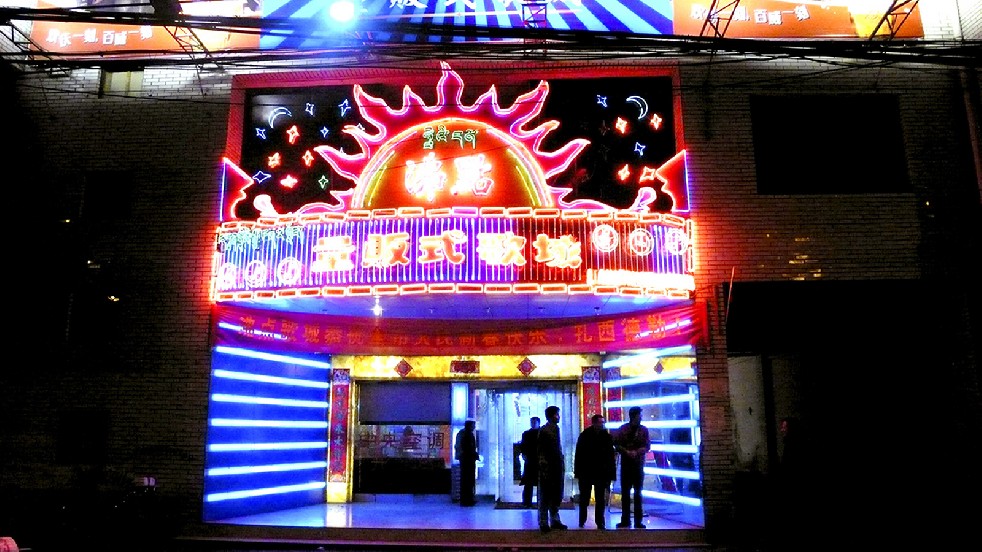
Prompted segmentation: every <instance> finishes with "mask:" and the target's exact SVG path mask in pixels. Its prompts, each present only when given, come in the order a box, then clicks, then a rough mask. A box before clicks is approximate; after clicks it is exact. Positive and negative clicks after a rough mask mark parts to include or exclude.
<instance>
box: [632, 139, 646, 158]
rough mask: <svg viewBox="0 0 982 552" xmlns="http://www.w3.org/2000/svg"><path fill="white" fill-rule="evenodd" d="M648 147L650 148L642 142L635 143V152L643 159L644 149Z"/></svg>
mask: <svg viewBox="0 0 982 552" xmlns="http://www.w3.org/2000/svg"><path fill="white" fill-rule="evenodd" d="M646 147H648V146H645V145H644V144H642V143H641V142H635V143H634V151H636V152H637V154H638V156H639V157H643V156H644V148H646Z"/></svg>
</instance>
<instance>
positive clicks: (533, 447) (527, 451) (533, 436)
mask: <svg viewBox="0 0 982 552" xmlns="http://www.w3.org/2000/svg"><path fill="white" fill-rule="evenodd" d="M541 422H542V420H540V419H539V417H538V416H532V417H531V418H530V419H529V424H530V427H529V429H526V430H525V431H524V432H523V433H522V444H521V445H520V446H519V450H520V452H521V453H522V464H523V465H524V467H525V469H523V470H522V481H521V482H522V505H523V506H525V507H526V508H531V507H532V492H533V491H534V490H535V488H536V487H537V486H538V485H539V450H538V442H539V424H540V423H541Z"/></svg>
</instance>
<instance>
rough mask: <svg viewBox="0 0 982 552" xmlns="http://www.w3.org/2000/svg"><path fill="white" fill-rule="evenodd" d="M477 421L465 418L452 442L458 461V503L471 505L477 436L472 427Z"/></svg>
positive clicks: (475, 466)
mask: <svg viewBox="0 0 982 552" xmlns="http://www.w3.org/2000/svg"><path fill="white" fill-rule="evenodd" d="M476 425H477V422H475V421H474V420H467V421H466V422H464V429H462V430H460V433H458V434H457V441H456V443H454V449H455V451H454V457H455V458H456V459H457V460H459V461H460V505H461V506H473V505H474V503H475V501H474V484H475V480H474V479H475V472H476V471H477V458H478V455H477V436H476V435H474V427H475V426H476Z"/></svg>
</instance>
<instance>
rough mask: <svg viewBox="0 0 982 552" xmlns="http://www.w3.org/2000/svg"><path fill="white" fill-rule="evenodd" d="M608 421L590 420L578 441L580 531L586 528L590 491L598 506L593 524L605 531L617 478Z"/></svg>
mask: <svg viewBox="0 0 982 552" xmlns="http://www.w3.org/2000/svg"><path fill="white" fill-rule="evenodd" d="M604 423H606V420H605V419H604V417H603V416H602V415H600V414H594V415H593V417H592V418H590V427H587V428H586V429H584V430H583V431H582V432H581V433H580V436H579V437H578V438H577V439H576V453H575V455H574V456H573V475H574V476H576V479H577V481H579V484H580V528H581V529H582V528H583V526H584V525H586V511H587V506H589V505H590V492H591V490H592V491H593V500H594V503H595V506H594V510H593V521H594V522H595V523H596V524H597V529H601V530H602V529H606V528H607V523H606V515H605V514H606V511H607V493H608V492H609V491H610V482H611V481H613V480H614V478H615V477H616V469H617V468H616V467H615V466H616V464H617V461H616V459H615V454H616V452H615V451H614V438H613V437H612V436H611V435H610V432H609V431H607V428H606V427H604Z"/></svg>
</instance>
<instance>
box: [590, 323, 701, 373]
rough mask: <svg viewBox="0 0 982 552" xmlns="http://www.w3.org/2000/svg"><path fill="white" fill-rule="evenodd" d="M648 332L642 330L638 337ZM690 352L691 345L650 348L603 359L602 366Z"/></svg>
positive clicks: (621, 364)
mask: <svg viewBox="0 0 982 552" xmlns="http://www.w3.org/2000/svg"><path fill="white" fill-rule="evenodd" d="M650 334H651V332H643V333H641V334H640V335H639V336H638V337H647V336H648V335H650ZM691 352H692V345H679V346H678V347H666V348H664V349H651V350H649V351H643V352H640V353H637V354H633V355H626V356H618V357H617V358H614V359H611V360H607V361H605V362H604V363H603V364H602V366H603V367H604V368H614V367H617V366H624V365H625V364H631V363H635V362H642V361H647V360H654V359H656V358H662V357H667V356H678V355H682V354H684V353H691Z"/></svg>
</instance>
